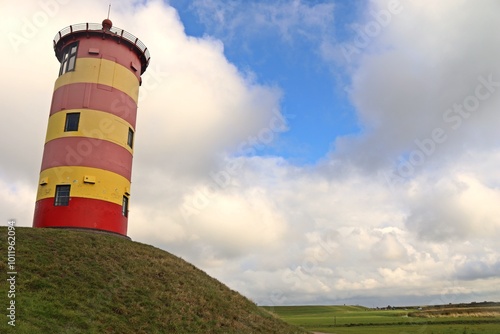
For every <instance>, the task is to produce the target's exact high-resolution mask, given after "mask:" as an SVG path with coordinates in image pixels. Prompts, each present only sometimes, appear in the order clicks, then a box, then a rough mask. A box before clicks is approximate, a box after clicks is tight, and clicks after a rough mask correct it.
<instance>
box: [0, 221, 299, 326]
mask: <svg viewBox="0 0 500 334" xmlns="http://www.w3.org/2000/svg"><path fill="white" fill-rule="evenodd" d="M0 238H1V242H0V244H1V245H2V246H1V252H2V254H5V255H6V254H7V249H6V247H7V246H6V240H7V229H6V228H5V227H1V228H0ZM3 258H4V260H3V261H0V272H2V273H3V274H2V276H4V277H6V276H7V274H6V273H7V271H8V269H7V266H6V256H4V257H3ZM16 270H17V272H18V274H17V278H16V297H15V302H16V327H15V328H13V327H11V326H9V325H8V324H7V321H8V318H7V317H6V316H5V315H6V314H7V311H6V307H8V303H9V299H8V298H7V286H6V284H5V282H6V281H5V279H2V282H4V283H2V284H1V285H0V286H1V289H0V296H1V297H0V301H1V302H0V303H1V305H2V309H3V310H4V311H3V314H2V319H3V320H2V321H1V323H0V333H21V334H23V333H29V334H37V333H59V334H63V333H68V334H69V333H71V334H76V333H85V334H92V333H96V334H97V333H99V334H102V333H120V334H125V333H134V334H138V333H147V334H153V333H190V334H191V333H284V334H285V333H286V334H291V333H304V332H303V331H302V330H300V329H298V328H296V327H293V326H291V325H288V324H286V323H285V322H283V321H281V320H280V319H278V318H277V317H275V316H274V315H272V314H270V313H269V312H267V311H265V310H264V309H262V308H259V307H257V306H256V305H255V304H254V303H252V302H251V301H249V300H248V299H246V298H245V297H243V296H241V295H240V294H239V293H237V292H235V291H232V290H230V289H229V288H227V287H226V286H225V285H223V284H221V283H220V282H218V281H217V280H215V279H213V278H211V277H209V276H208V275H207V274H205V273H204V272H203V271H201V270H199V269H197V268H196V267H194V266H193V265H191V264H189V263H187V262H185V261H184V260H182V259H180V258H178V257H176V256H174V255H172V254H170V253H167V252H165V251H162V250H160V249H157V248H154V247H152V246H148V245H144V244H140V243H137V242H133V241H129V240H126V239H122V238H119V237H115V236H109V235H104V234H97V233H89V232H76V231H68V230H56V229H32V228H19V227H17V228H16Z"/></svg>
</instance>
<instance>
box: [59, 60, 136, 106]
mask: <svg viewBox="0 0 500 334" xmlns="http://www.w3.org/2000/svg"><path fill="white" fill-rule="evenodd" d="M78 82H89V83H96V84H102V85H106V86H110V87H113V88H116V89H118V90H120V91H122V92H124V93H125V94H127V95H128V96H130V97H131V98H132V99H134V101H135V102H136V103H137V100H138V97H139V80H138V79H137V77H136V76H135V75H134V74H133V73H132V72H131V71H130V70H129V69H127V68H126V67H125V66H123V65H120V64H118V63H115V62H114V61H111V60H107V59H100V58H78V59H77V60H76V64H75V70H74V71H71V72H66V73H64V74H63V75H61V76H60V77H59V78H58V79H57V80H56V83H55V86H54V91H55V90H56V89H58V88H59V87H61V86H64V85H68V84H72V83H78Z"/></svg>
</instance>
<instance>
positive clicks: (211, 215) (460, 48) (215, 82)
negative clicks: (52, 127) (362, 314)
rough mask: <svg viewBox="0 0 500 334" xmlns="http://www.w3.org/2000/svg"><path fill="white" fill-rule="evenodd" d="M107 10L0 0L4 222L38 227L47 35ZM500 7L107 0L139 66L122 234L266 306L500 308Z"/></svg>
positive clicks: (49, 88) (379, 1) (96, 4)
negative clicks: (139, 56)
mask: <svg viewBox="0 0 500 334" xmlns="http://www.w3.org/2000/svg"><path fill="white" fill-rule="evenodd" d="M48 4H50V6H49V5H48ZM107 6H108V1H105V0H88V1H85V2H77V1H62V0H45V2H44V1H38V0H26V1H23V2H22V5H21V3H20V2H9V3H6V4H5V6H4V7H3V8H2V9H3V10H2V12H1V13H0V18H1V20H0V37H1V38H3V40H2V43H0V52H1V53H2V55H3V57H4V58H3V60H4V61H3V62H2V64H0V65H1V66H2V68H1V70H2V73H3V74H4V77H5V80H2V81H1V82H0V85H1V89H2V91H4V92H9V94H4V96H3V98H2V100H1V101H0V112H2V113H3V116H4V119H6V120H9V121H8V122H1V123H0V132H1V133H3V135H4V136H5V138H16V142H15V145H12V144H11V143H10V142H11V141H10V140H6V141H4V144H3V145H1V146H0V154H1V155H2V157H3V159H2V160H1V161H0V213H1V214H2V217H3V218H1V219H2V221H4V222H5V223H6V222H7V220H8V219H10V218H15V219H17V222H18V225H19V226H31V224H32V218H33V209H34V202H35V198H36V188H37V184H38V176H39V166H40V162H41V157H42V152H43V140H44V138H45V131H46V122H47V116H48V112H49V109H50V102H51V96H52V92H53V82H54V80H55V79H56V78H57V73H58V69H59V64H58V62H57V60H56V59H55V57H54V53H53V49H52V39H53V37H54V35H55V34H56V33H57V32H58V31H59V30H60V29H62V28H64V27H67V26H68V25H70V24H76V23H82V22H101V21H102V19H103V18H104V17H105V14H106V13H107V8H108V7H107ZM499 10H500V5H499V3H498V1H496V0H483V1H481V2H477V1H472V0H469V1H460V2H458V1H455V0H441V1H439V2H437V1H433V2H430V1H420V0H405V1H402V0H401V1H397V0H371V1H334V0H328V1H326V0H325V1H319V0H318V1H306V0H289V1H284V0H282V1H272V2H271V1H224V0H195V1H181V0H172V1H169V2H166V1H161V0H147V1H144V0H141V1H137V0H123V1H120V2H116V3H113V9H112V14H111V19H112V21H113V23H114V25H115V26H116V27H119V28H123V29H125V30H126V31H128V32H130V33H132V34H134V35H135V36H138V37H139V38H140V39H141V40H142V41H143V42H144V43H145V44H146V46H147V47H148V49H149V50H150V52H151V57H152V58H151V63H150V66H149V67H148V69H147V71H146V72H145V73H144V74H143V76H142V82H143V84H142V86H141V92H140V94H141V95H140V101H139V110H138V122H137V131H136V137H135V143H136V144H135V150H134V165H133V176H132V197H131V201H130V216H129V236H130V237H131V238H132V239H133V240H135V241H139V242H143V243H147V244H151V245H154V246H156V247H159V248H161V249H164V250H167V251H169V252H171V253H174V254H176V255H178V256H180V257H182V258H183V259H186V260H187V261H189V262H191V263H193V264H194V265H196V266H197V267H199V268H201V269H202V270H204V271H205V272H207V273H208V274H210V275H212V276H213V277H215V278H217V279H219V280H220V281H222V282H223V283H224V284H226V285H228V286H229V287H231V288H232V289H234V290H237V291H239V292H241V293H242V294H244V295H246V296H248V297H249V298H251V299H253V300H255V301H256V302H257V303H258V304H261V305H291V304H344V303H346V304H361V305H367V306H386V305H388V304H390V305H409V304H440V303H444V304H447V303H449V302H470V301H484V300H497V301H498V300H500V295H499V291H498V289H497V288H496V287H498V286H499V284H500V261H499V260H498V259H500V250H499V249H498V240H499V238H500V220H499V219H498V217H500V206H498V203H499V202H500V176H499V175H500V174H499V173H498V166H499V165H500V146H499V143H500V136H499V134H498V133H499V132H498V124H500V118H499V113H498V110H499V108H500V62H499V61H498V59H500V35H498V34H496V33H494V32H496V31H498V30H499V29H500V21H499V20H498V18H497V13H498V12H499ZM101 12H102V15H101V14H96V13H101ZM389 13H391V14H390V15H389ZM29 24H31V25H32V26H33V27H34V28H33V29H31V30H30V31H28V30H29V29H28V30H27V28H26V27H27V25H29ZM16 38H17V39H16ZM16 40H17V41H18V42H17V43H16V42H13V41H16ZM19 41H20V42H19ZM35 55H36V61H34V57H35ZM20 68H22V69H23V73H36V76H32V77H31V80H26V79H25V77H24V76H21V75H19V69H20ZM28 93H29V98H26V96H27V94H28ZM281 119H285V120H286V125H287V127H283V126H281V125H282V124H281V123H280V120H281ZM280 124H281V125H280ZM20 129H22V131H21V130H20ZM20 133H22V134H23V135H22V136H20V135H19V134H20ZM259 135H260V137H259ZM252 138H260V139H258V140H252Z"/></svg>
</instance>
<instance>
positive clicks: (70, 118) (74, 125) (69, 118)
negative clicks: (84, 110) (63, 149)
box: [64, 112, 80, 132]
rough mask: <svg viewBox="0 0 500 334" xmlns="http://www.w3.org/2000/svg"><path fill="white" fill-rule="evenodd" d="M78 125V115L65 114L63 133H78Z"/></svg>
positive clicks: (74, 113)
mask: <svg viewBox="0 0 500 334" xmlns="http://www.w3.org/2000/svg"><path fill="white" fill-rule="evenodd" d="M78 123H80V113H79V112H72V113H67V114H66V123H65V124H64V131H65V132H67V131H78Z"/></svg>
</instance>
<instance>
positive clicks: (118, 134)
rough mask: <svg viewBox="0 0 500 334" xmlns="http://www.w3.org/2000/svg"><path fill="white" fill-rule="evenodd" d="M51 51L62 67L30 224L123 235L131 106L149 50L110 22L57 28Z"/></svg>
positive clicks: (134, 112) (134, 104)
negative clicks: (58, 29) (52, 50)
mask: <svg viewBox="0 0 500 334" xmlns="http://www.w3.org/2000/svg"><path fill="white" fill-rule="evenodd" d="M54 51H55V55H56V57H57V60H58V61H59V63H60V68H59V75H58V78H57V79H56V82H55V85H54V92H53V95H52V104H51V107H50V112H49V119H48V126H47V135H46V138H45V145H44V150H43V158H42V166H41V171H40V178H39V182H38V191H37V197H36V204H35V214H34V219H33V227H54V228H55V227H58V228H73V229H91V230H99V231H105V232H110V233H116V234H119V235H123V236H126V235H127V225H128V212H129V204H130V198H131V176H132V157H133V153H134V139H135V126H136V115H137V102H138V96H139V86H140V84H141V75H142V74H143V73H144V72H145V71H146V68H147V67H148V64H149V60H150V56H149V51H148V49H147V48H146V46H145V45H144V44H143V43H142V42H141V41H140V40H139V39H138V38H137V37H135V36H134V35H132V34H130V33H128V32H126V31H125V30H122V29H120V28H116V27H113V24H112V22H111V20H109V19H105V20H104V21H103V22H102V24H99V23H82V24H75V25H71V26H69V27H67V28H64V29H62V30H61V31H59V32H58V33H57V35H56V36H55V38H54Z"/></svg>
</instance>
